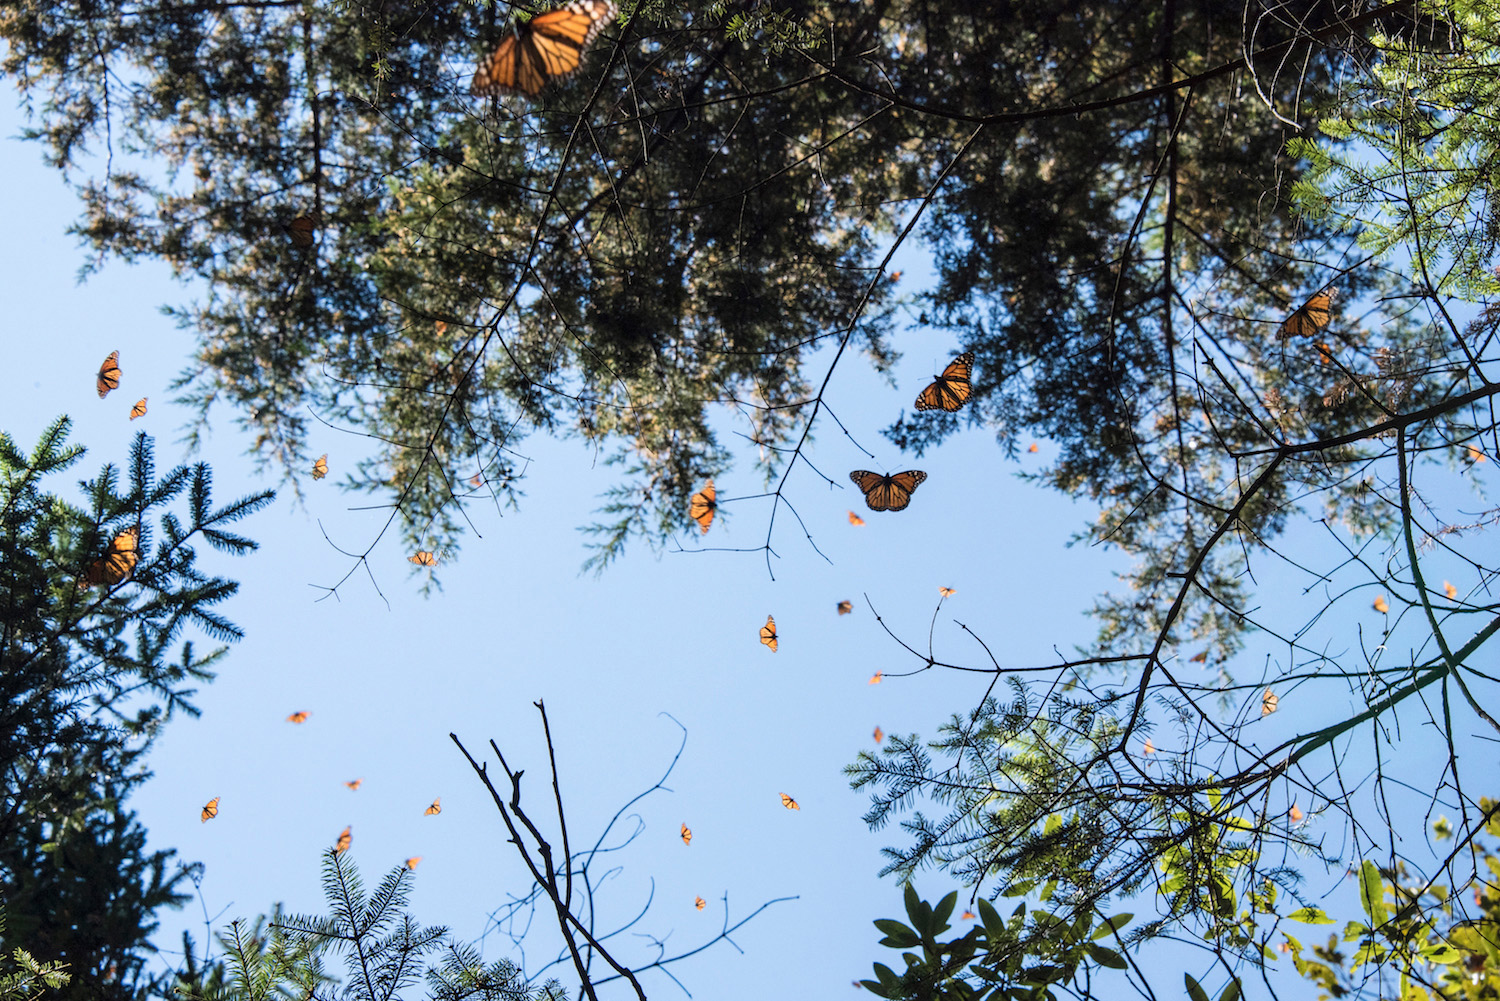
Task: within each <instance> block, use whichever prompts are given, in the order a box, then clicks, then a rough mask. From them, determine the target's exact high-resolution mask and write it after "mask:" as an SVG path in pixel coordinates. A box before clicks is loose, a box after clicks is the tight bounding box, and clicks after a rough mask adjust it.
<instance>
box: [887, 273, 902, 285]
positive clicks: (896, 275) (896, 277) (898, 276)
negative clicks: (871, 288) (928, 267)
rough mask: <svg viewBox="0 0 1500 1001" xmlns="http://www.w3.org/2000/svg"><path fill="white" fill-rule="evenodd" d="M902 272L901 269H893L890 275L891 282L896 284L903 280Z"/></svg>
mask: <svg viewBox="0 0 1500 1001" xmlns="http://www.w3.org/2000/svg"><path fill="white" fill-rule="evenodd" d="M902 274H903V272H900V271H892V272H891V275H890V278H891V284H892V285H894V284H896V283H897V282H899V281H900V280H901V275H902Z"/></svg>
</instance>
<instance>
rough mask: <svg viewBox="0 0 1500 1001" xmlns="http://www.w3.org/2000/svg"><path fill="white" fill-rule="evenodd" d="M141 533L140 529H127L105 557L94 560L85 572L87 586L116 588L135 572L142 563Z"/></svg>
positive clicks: (113, 543) (117, 538) (105, 552)
mask: <svg viewBox="0 0 1500 1001" xmlns="http://www.w3.org/2000/svg"><path fill="white" fill-rule="evenodd" d="M140 540H141V532H140V529H138V528H127V529H126V530H125V531H123V532H121V533H120V534H119V535H117V536H115V538H114V541H113V542H111V543H110V544H109V548H108V549H106V550H105V551H104V556H103V557H102V558H100V559H97V560H94V562H92V563H90V564H89V565H88V567H87V568H86V569H85V570H84V572H83V579H84V582H85V583H86V584H90V585H92V584H104V585H105V586H107V587H114V586H115V585H116V584H118V583H120V582H121V581H123V580H125V579H126V578H128V577H129V576H130V575H131V574H132V573H134V572H135V565H136V563H137V562H139V561H140V558H141V551H140Z"/></svg>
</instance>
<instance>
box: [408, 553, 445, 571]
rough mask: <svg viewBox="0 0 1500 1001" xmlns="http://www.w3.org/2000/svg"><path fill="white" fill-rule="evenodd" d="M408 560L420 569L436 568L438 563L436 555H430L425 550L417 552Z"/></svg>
mask: <svg viewBox="0 0 1500 1001" xmlns="http://www.w3.org/2000/svg"><path fill="white" fill-rule="evenodd" d="M406 559H407V561H408V562H411V563H415V564H416V565H417V566H419V567H435V566H437V561H438V559H437V556H436V555H435V554H433V553H430V552H428V551H427V550H425V549H419V550H417V551H416V552H414V553H412V554H411V555H410V556H408V557H407V558H406Z"/></svg>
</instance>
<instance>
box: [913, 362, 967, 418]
mask: <svg viewBox="0 0 1500 1001" xmlns="http://www.w3.org/2000/svg"><path fill="white" fill-rule="evenodd" d="M973 371H974V352H972V351H965V352H964V353H963V354H961V355H959V356H958V357H957V358H955V359H953V360H952V361H950V362H949V363H948V367H947V368H945V369H943V374H942V375H940V376H938V377H936V378H935V379H934V380H933V382H932V384H931V385H929V386H928V387H927V388H926V389H924V390H922V391H921V392H920V393H918V394H917V403H916V407H917V409H918V410H946V411H948V413H950V414H951V413H952V412H953V411H955V410H957V409H958V408H959V407H961V406H963V405H964V404H965V403H968V402H969V396H970V395H971V394H972V393H973V392H974V386H973V384H972V383H971V382H969V374H970V373H971V372H973Z"/></svg>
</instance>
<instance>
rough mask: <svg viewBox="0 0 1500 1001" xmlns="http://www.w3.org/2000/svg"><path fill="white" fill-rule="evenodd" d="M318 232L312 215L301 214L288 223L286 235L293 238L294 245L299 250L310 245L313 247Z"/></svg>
mask: <svg viewBox="0 0 1500 1001" xmlns="http://www.w3.org/2000/svg"><path fill="white" fill-rule="evenodd" d="M316 232H317V230H316V227H315V226H314V225H313V221H312V216H306V215H299V216H298V217H297V218H295V219H293V220H292V221H291V222H289V223H287V224H286V235H287V236H289V237H291V238H292V246H294V247H296V248H297V249H298V250H306V249H307V248H308V247H311V246H312V245H313V239H314V234H315V233H316Z"/></svg>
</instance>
